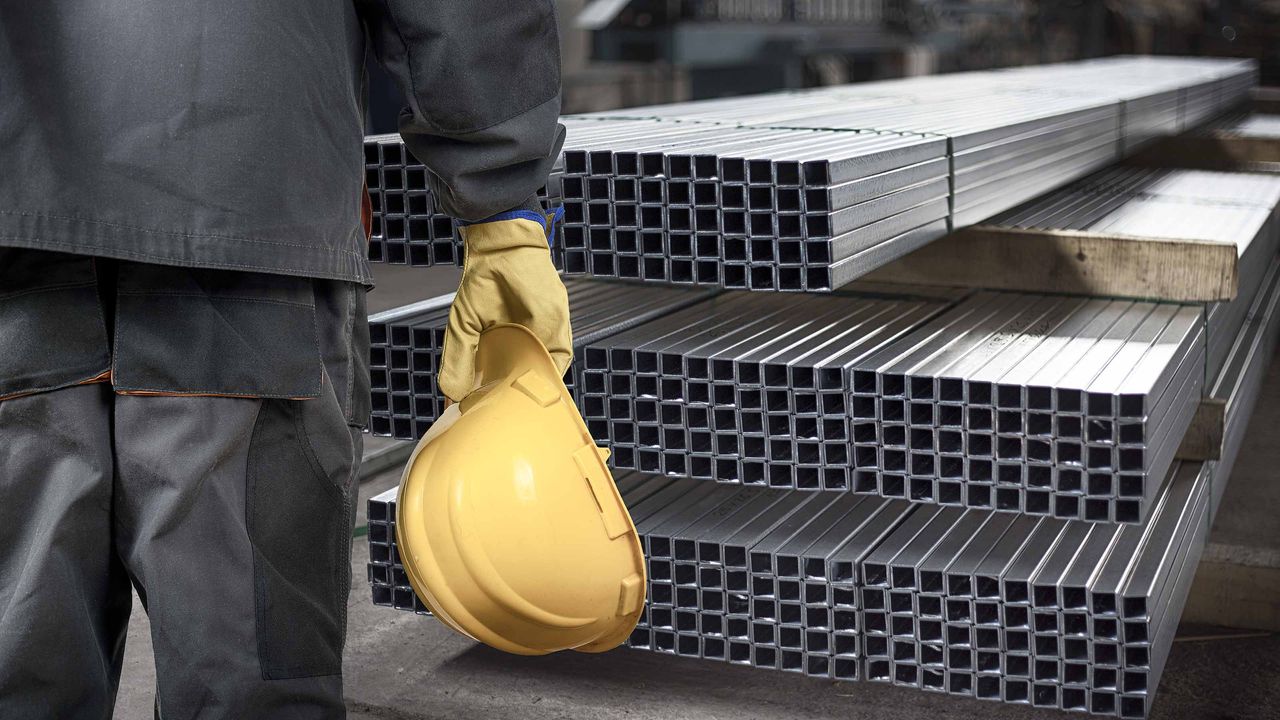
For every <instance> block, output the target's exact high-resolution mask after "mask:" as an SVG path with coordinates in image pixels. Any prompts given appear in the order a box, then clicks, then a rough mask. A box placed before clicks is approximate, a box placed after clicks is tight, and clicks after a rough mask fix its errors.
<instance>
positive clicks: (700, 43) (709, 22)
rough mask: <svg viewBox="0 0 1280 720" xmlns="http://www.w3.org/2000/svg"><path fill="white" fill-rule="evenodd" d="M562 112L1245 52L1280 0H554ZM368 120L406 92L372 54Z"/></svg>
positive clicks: (1268, 74) (1268, 52) (1270, 70)
mask: <svg viewBox="0 0 1280 720" xmlns="http://www.w3.org/2000/svg"><path fill="white" fill-rule="evenodd" d="M556 4H557V5H558V7H559V12H560V23H561V27H560V36H561V45H562V51H563V57H562V61H563V68H564V69H563V72H564V112H565V113H580V112H592V111H598V110H611V109H615V108H622V107H631V106H635V105H648V104H654V103H664V102H678V101H682V100H701V99H705V98H715V97H728V96H732V95H743V94H747V93H758V92H765V91H769V90H780V89H790V88H804V87H817V86H823V85H838V84H843V83H850V82H861V81H865V80H882V79H888V78H896V77H906V76H913V75H929V74H934V73H947V72H957V71H963V70H983V69H987V68H995V67H1007V66H1012V65H1034V64H1040V63H1049V62H1062V61H1067V60H1077V59H1082V58H1092V57H1101V56H1105V55H1117V54H1141V55H1147V54H1155V55H1213V56H1218V57H1243V58H1253V59H1255V60H1257V61H1258V64H1259V69H1260V71H1261V83H1260V84H1261V85H1263V86H1270V85H1276V84H1280V0H1055V1H1052V2H1051V1H1050V0H557V3H556ZM369 77H370V81H369V87H370V93H369V94H370V103H369V121H368V125H369V132H370V133H385V132H394V131H395V129H396V116H397V114H398V113H399V111H400V108H401V107H402V106H403V102H402V101H401V98H400V93H399V91H398V90H397V89H396V88H395V86H394V84H393V83H392V82H391V80H390V79H389V78H388V77H387V76H386V75H385V74H384V73H383V72H382V70H381V69H380V68H378V67H377V66H376V64H373V63H371V64H370V68H369Z"/></svg>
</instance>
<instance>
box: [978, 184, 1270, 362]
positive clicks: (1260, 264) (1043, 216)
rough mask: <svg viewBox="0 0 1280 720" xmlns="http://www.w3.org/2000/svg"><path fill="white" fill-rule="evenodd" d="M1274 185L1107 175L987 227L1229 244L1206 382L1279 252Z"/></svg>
mask: <svg viewBox="0 0 1280 720" xmlns="http://www.w3.org/2000/svg"><path fill="white" fill-rule="evenodd" d="M1277 206H1280V178H1277V177H1274V176H1270V175H1264V174H1258V173H1237V172H1215V171H1206V170H1176V169H1148V168H1123V167H1121V168H1114V169H1110V170H1106V171H1103V172H1100V173H1097V174H1095V175H1092V176H1090V177H1087V178H1085V179H1083V180H1081V181H1079V182H1077V183H1074V184H1072V185H1069V186H1067V187H1065V188H1062V189H1060V190H1058V191H1055V192H1052V193H1049V194H1047V195H1044V196H1042V197H1040V198H1037V199H1035V200H1033V201H1031V202H1028V203H1025V204H1023V205H1021V206H1019V207H1017V208H1015V209H1013V210H1010V211H1009V212H1007V213H1005V214H1003V215H1000V216H998V217H996V218H993V219H991V220H990V221H988V223H987V224H990V225H994V226H1000V227H1014V228H1024V229H1056V230H1081V231H1089V232H1099V233H1111V234H1120V235H1126V236H1130V237H1135V238H1152V239H1168V238H1186V239H1191V240H1203V241H1209V242H1221V243H1229V244H1231V245H1234V246H1235V248H1236V252H1237V255H1238V257H1239V262H1238V268H1239V274H1238V277H1239V280H1238V288H1239V289H1238V295H1237V298H1236V300H1234V301H1231V302H1223V303H1213V304H1210V305H1209V306H1208V307H1207V308H1206V313H1207V323H1206V327H1207V332H1208V350H1207V363H1206V370H1207V377H1208V378H1213V377H1216V375H1217V372H1218V370H1219V369H1220V368H1221V367H1222V363H1223V361H1224V359H1225V357H1226V353H1227V352H1228V351H1229V350H1230V348H1231V342H1232V340H1233V339H1234V338H1235V337H1236V334H1237V331H1238V330H1239V328H1240V325H1241V323H1243V322H1244V317H1245V313H1246V312H1247V311H1248V308H1249V306H1250V304H1251V303H1252V300H1253V298H1254V297H1255V296H1256V294H1257V293H1258V290H1259V287H1260V286H1261V283H1262V276H1263V274H1264V273H1265V272H1266V269H1267V267H1268V266H1269V264H1270V260H1271V258H1272V257H1274V256H1275V255H1276V252H1277V249H1278V248H1280V221H1277V218H1276V208H1277Z"/></svg>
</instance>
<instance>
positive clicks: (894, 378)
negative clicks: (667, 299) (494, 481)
mask: <svg viewBox="0 0 1280 720" xmlns="http://www.w3.org/2000/svg"><path fill="white" fill-rule="evenodd" d="M1201 316H1202V310H1201V308H1200V307H1199V306H1196V305H1177V304H1157V303H1141V302H1132V301H1126V300H1113V301H1109V300H1101V299H1097V300H1090V299H1087V298H1064V297H1057V296H1037V295H1024V294H1020V293H991V292H980V293H975V294H973V295H971V296H969V297H967V298H965V299H962V300H959V301H956V302H954V303H951V304H950V305H949V306H948V305H947V304H945V303H941V302H938V301H933V300H920V299H910V298H908V299H898V300H891V299H879V298H866V297H854V296H835V297H803V298H791V297H789V296H777V295H721V296H719V297H717V298H715V299H713V300H710V301H708V302H705V303H702V304H699V305H695V306H692V307H689V308H686V309H685V310H683V311H680V312H676V313H671V314H669V315H667V316H665V317H663V318H660V319H657V320H654V321H652V322H650V323H645V324H642V325H640V326H637V327H635V328H632V329H631V330H629V331H627V332H624V333H619V334H617V335H613V336H610V337H608V338H604V339H602V340H601V341H599V342H597V343H590V344H588V345H587V346H586V347H585V349H584V351H583V370H582V373H583V382H582V388H583V393H584V397H583V398H582V400H581V404H582V406H583V407H584V409H585V411H586V417H587V422H588V427H590V428H592V431H593V434H594V435H595V436H596V437H598V438H601V439H605V438H607V439H608V442H609V444H610V446H611V447H612V448H613V453H614V455H613V458H614V463H615V466H616V467H622V468H631V469H638V470H644V471H648V472H662V473H666V474H672V475H687V476H691V477H695V478H714V479H716V480H719V481H722V482H732V483H741V484H747V485H766V486H770V487H785V488H794V489H802V490H820V489H822V490H844V491H849V490H851V491H853V492H855V493H871V494H879V495H882V496H885V497H896V498H903V499H908V500H914V501H918V502H933V503H942V504H950V505H959V506H965V507H978V508H994V509H999V510H1007V511H1012V512H1024V513H1029V514H1035V515H1054V516H1056V517H1062V518H1068V519H1077V518H1079V519H1086V520H1112V521H1118V522H1137V521H1139V520H1141V519H1142V517H1143V514H1144V512H1145V509H1146V506H1147V504H1148V503H1147V501H1149V500H1150V497H1151V495H1152V493H1154V491H1155V489H1156V487H1157V486H1158V483H1159V481H1160V480H1161V479H1162V478H1163V477H1164V471H1165V469H1167V468H1168V466H1169V463H1170V462H1172V459H1173V455H1174V452H1175V450H1176V449H1177V447H1178V444H1179V442H1180V441H1181V438H1182V435H1183V434H1184V432H1185V431H1186V429H1187V426H1188V424H1189V423H1190V422H1191V418H1192V415H1193V414H1194V412H1195V408H1196V405H1197V402H1198V398H1199V396H1200V388H1201V387H1202V386H1203V383H1204V343H1203V331H1204V328H1203V320H1202V317H1201Z"/></svg>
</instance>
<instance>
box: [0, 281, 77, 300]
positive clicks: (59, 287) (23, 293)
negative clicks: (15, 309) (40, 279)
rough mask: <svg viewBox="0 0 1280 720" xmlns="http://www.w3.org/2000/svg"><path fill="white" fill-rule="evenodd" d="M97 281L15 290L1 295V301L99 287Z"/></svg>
mask: <svg viewBox="0 0 1280 720" xmlns="http://www.w3.org/2000/svg"><path fill="white" fill-rule="evenodd" d="M97 286H98V283H97V281H96V280H86V281H84V282H74V283H62V284H60V285H44V286H41V287H38V288H28V289H26V290H14V291H13V292H11V293H0V300H13V299H14V298H20V297H26V296H27V295H39V294H40V293H47V292H54V291H56V290H78V289H81V288H91V287H97Z"/></svg>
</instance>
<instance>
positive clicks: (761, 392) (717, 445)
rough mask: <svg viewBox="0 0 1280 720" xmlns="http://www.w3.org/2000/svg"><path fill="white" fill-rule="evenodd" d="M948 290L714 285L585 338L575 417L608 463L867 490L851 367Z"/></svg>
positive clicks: (772, 483) (868, 433)
mask: <svg viewBox="0 0 1280 720" xmlns="http://www.w3.org/2000/svg"><path fill="white" fill-rule="evenodd" d="M868 289H869V290H870V289H871V288H868ZM948 297H949V296H948V295H947V294H946V293H943V294H938V295H934V296H930V297H925V296H913V295H893V294H885V295H870V294H864V295H860V296H852V295H849V294H837V295H832V296H790V295H778V294H760V293H751V294H748V293H728V294H724V295H720V296H718V297H716V298H714V299H712V300H710V301H707V302H705V303H702V304H700V305H697V306H693V307H689V308H686V309H685V310H683V311H680V312H675V313H671V314H669V315H666V316H664V317H662V318H659V319H657V320H654V321H652V322H649V323H644V324H642V325H639V326H637V327H635V328H633V329H631V330H629V331H627V332H624V333H618V334H616V335H612V336H610V337H608V338H606V339H604V340H602V341H600V342H596V343H592V344H590V345H588V346H587V347H586V348H585V349H584V350H583V352H582V359H583V368H582V381H581V386H582V387H583V388H584V396H583V407H584V409H585V418H586V421H587V426H588V427H589V428H590V429H591V431H592V433H593V434H594V435H595V436H596V437H598V438H600V439H601V440H602V441H606V440H607V442H608V444H609V446H610V448H611V450H612V451H613V462H614V466H615V467H619V468H630V469H638V470H643V471H646V472H661V473H665V474H670V475H679V476H688V477H693V478H706V479H715V480H718V481H721V482H728V483H739V484H745V485H760V486H769V487H779V488H798V489H804V490H819V489H827V490H845V491H847V490H855V491H859V492H875V485H874V479H875V469H876V463H875V442H876V439H875V437H874V428H873V427H869V426H868V423H865V422H864V423H855V424H851V423H850V417H851V415H854V416H856V413H853V412H852V411H851V409H850V406H849V403H850V402H851V401H852V400H854V398H852V397H851V396H850V393H849V388H850V387H851V382H852V380H851V376H852V371H853V369H854V368H855V367H856V366H857V365H856V364H857V362H858V361H859V359H860V358H862V357H864V356H867V355H869V354H871V353H873V352H874V351H875V350H876V349H878V348H881V347H884V346H886V345H887V344H889V343H891V342H892V341H893V339H894V338H895V337H898V336H901V335H902V334H904V333H906V332H908V331H910V330H911V329H913V328H915V327H916V326H918V325H919V324H920V323H922V322H924V321H926V320H927V319H928V318H930V317H931V316H933V315H935V314H937V313H938V312H940V311H941V310H942V309H943V308H945V307H947V306H948V305H949V304H950V302H953V300H952V299H947V298H948ZM873 404H874V403H873ZM868 483H869V484H868Z"/></svg>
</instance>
